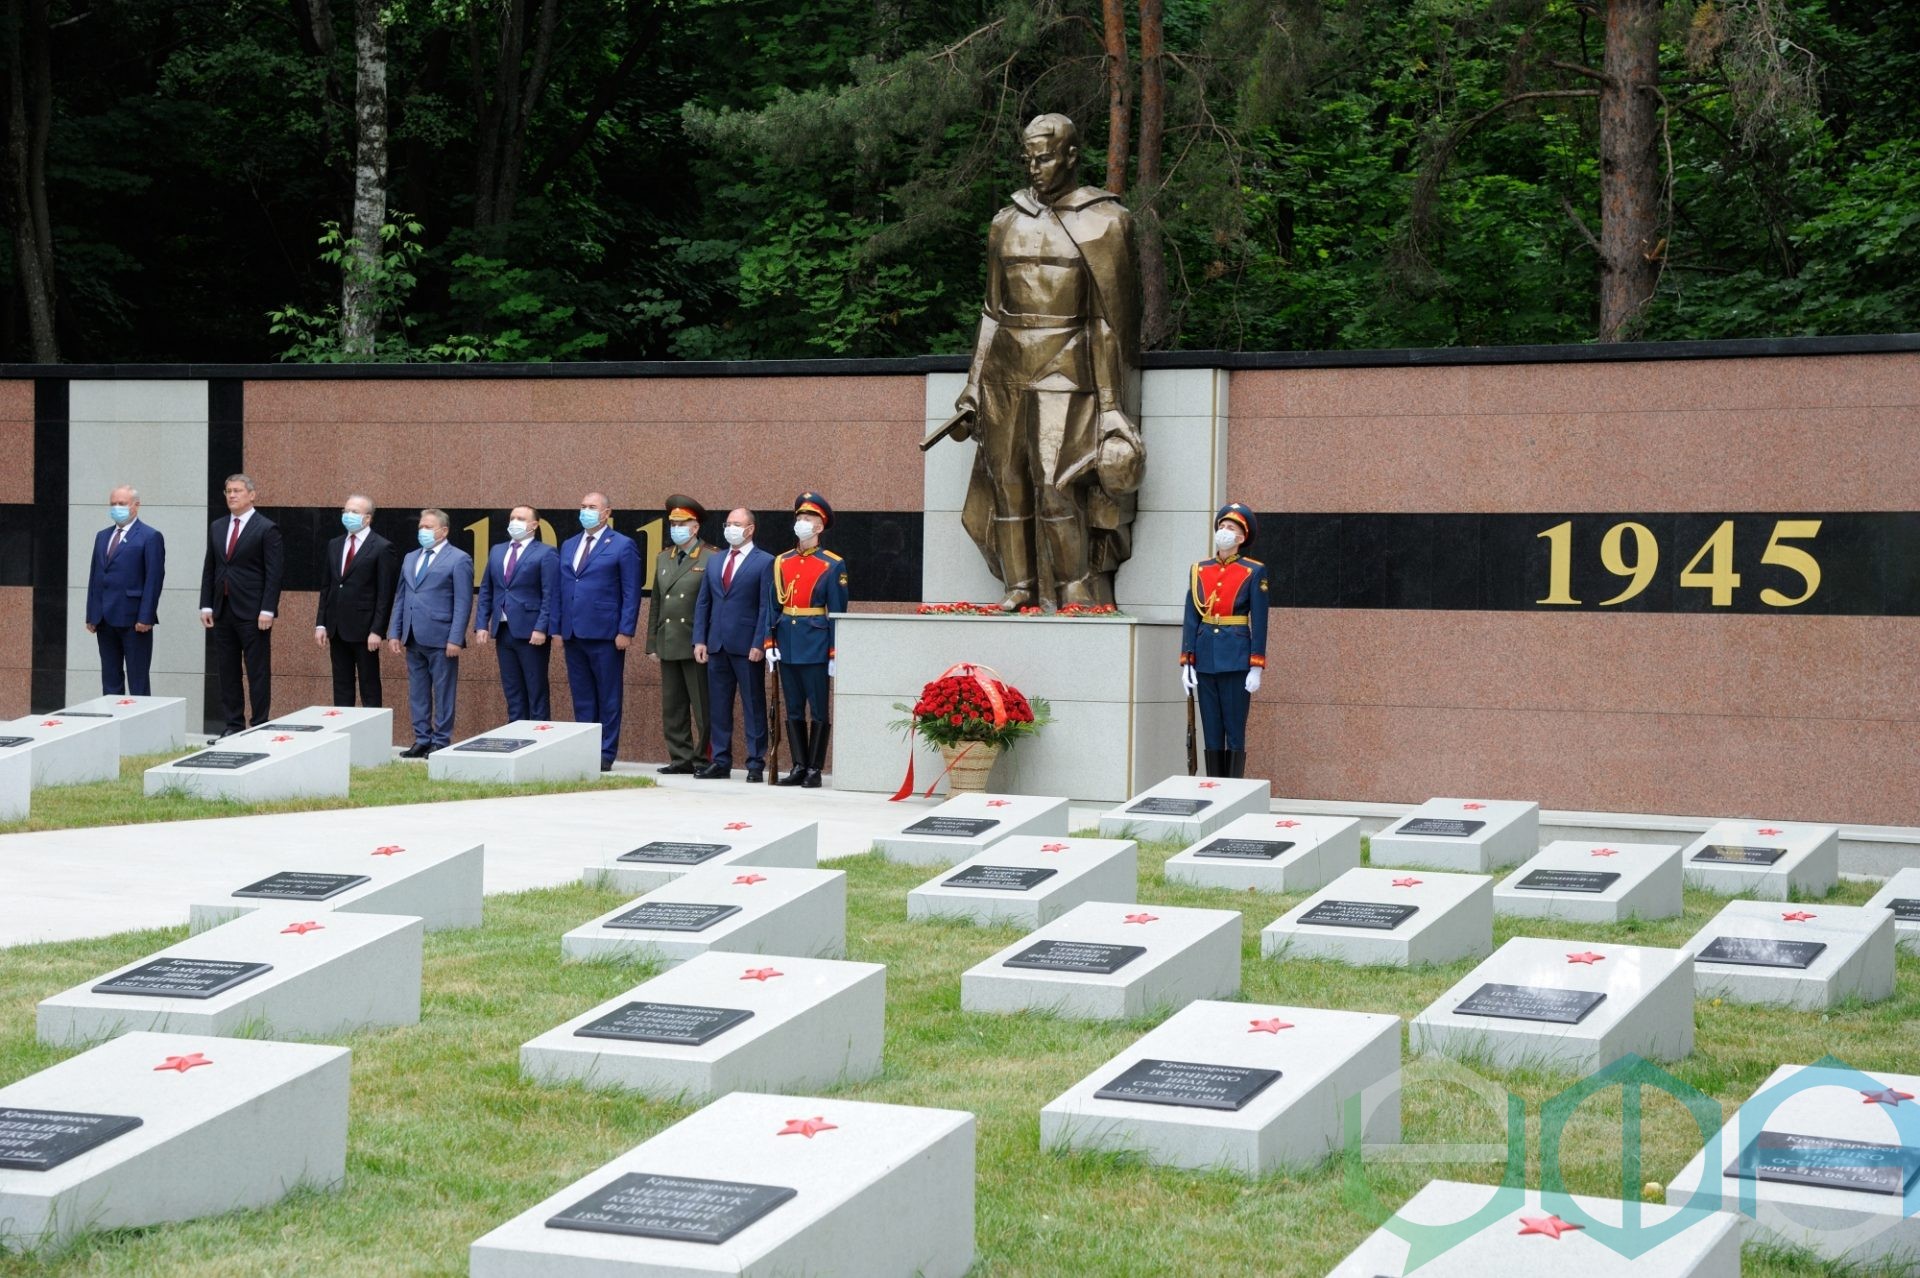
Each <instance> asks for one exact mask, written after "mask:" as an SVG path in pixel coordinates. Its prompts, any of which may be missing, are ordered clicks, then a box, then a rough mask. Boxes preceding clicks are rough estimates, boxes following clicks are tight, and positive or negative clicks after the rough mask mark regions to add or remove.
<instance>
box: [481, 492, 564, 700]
mask: <svg viewBox="0 0 1920 1278" xmlns="http://www.w3.org/2000/svg"><path fill="white" fill-rule="evenodd" d="M539 528H540V514H539V512H538V511H536V510H534V508H533V507H531V506H515V507H514V508H513V509H512V510H511V511H509V512H508V514H507V544H506V545H504V546H495V547H494V548H493V550H492V551H491V552H489V553H488V555H487V574H486V576H484V577H482V578H481V579H480V602H479V605H478V606H477V607H476V608H475V609H474V612H473V618H474V625H473V641H474V642H475V643H477V644H479V645H480V646H481V647H485V646H486V645H487V644H488V643H489V642H491V643H492V644H493V645H494V651H495V652H496V653H498V654H499V656H500V688H501V691H503V692H505V693H506V694H507V718H508V719H546V718H550V717H552V715H553V711H552V709H551V708H550V706H549V700H548V696H547V662H548V658H549V656H550V655H551V654H552V652H553V649H551V648H549V647H548V646H547V636H548V635H550V634H552V633H553V626H554V619H555V617H557V616H558V615H559V612H560V556H559V554H558V553H557V552H555V551H554V549H553V548H552V547H551V546H549V545H547V544H546V543H545V542H543V541H541V540H540V538H539V536H538V535H537V534H538V531H539Z"/></svg>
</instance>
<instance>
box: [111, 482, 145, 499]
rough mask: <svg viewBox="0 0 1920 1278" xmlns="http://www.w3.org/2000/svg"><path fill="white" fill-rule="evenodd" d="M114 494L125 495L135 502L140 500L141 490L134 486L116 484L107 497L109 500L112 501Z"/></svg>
mask: <svg viewBox="0 0 1920 1278" xmlns="http://www.w3.org/2000/svg"><path fill="white" fill-rule="evenodd" d="M114 493H125V494H126V495H127V496H129V497H131V498H132V499H133V500H135V501H139V500H140V490H139V489H138V488H135V487H134V486H133V485H132V484H115V485H114V486H113V487H112V488H111V489H109V490H108V492H107V497H108V499H109V500H111V499H112V497H113V494H114Z"/></svg>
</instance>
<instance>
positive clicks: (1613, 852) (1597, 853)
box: [1593, 848, 1620, 856]
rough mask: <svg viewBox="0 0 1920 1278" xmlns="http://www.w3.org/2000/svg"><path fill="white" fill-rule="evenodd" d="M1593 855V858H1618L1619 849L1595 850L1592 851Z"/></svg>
mask: <svg viewBox="0 0 1920 1278" xmlns="http://www.w3.org/2000/svg"><path fill="white" fill-rule="evenodd" d="M1593 855H1594V856H1619V855H1620V849H1619V848H1595V849H1594V850H1593Z"/></svg>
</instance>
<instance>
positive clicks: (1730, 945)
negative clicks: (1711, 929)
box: [1694, 936, 1827, 968]
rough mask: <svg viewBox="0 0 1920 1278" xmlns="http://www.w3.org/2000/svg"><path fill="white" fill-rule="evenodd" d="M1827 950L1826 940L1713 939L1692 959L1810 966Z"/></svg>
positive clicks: (1796, 966) (1745, 965)
mask: <svg viewBox="0 0 1920 1278" xmlns="http://www.w3.org/2000/svg"><path fill="white" fill-rule="evenodd" d="M1826 948H1827V943H1826V942H1825V941H1782V940H1778V939H1776V938H1774V937H1769V936H1716V937H1714V938H1713V939H1712V940H1711V941H1708V942H1707V943H1706V945H1704V946H1703V947H1701V950H1700V952H1699V953H1698V954H1696V955H1694V958H1695V959H1696V960H1697V961H1698V962H1701V963H1738V964H1740V965H1741V966H1742V967H1795V968H1805V967H1810V966H1811V965H1812V964H1813V961H1814V960H1815V959H1817V958H1819V957H1820V952H1821V951H1822V950H1824V949H1826Z"/></svg>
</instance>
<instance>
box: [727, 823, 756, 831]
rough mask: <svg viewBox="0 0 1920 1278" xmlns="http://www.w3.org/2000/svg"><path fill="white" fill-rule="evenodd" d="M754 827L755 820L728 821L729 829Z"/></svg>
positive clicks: (749, 828)
mask: <svg viewBox="0 0 1920 1278" xmlns="http://www.w3.org/2000/svg"><path fill="white" fill-rule="evenodd" d="M752 828H753V822H751V821H729V822H727V829H729V830H751V829H752Z"/></svg>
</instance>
